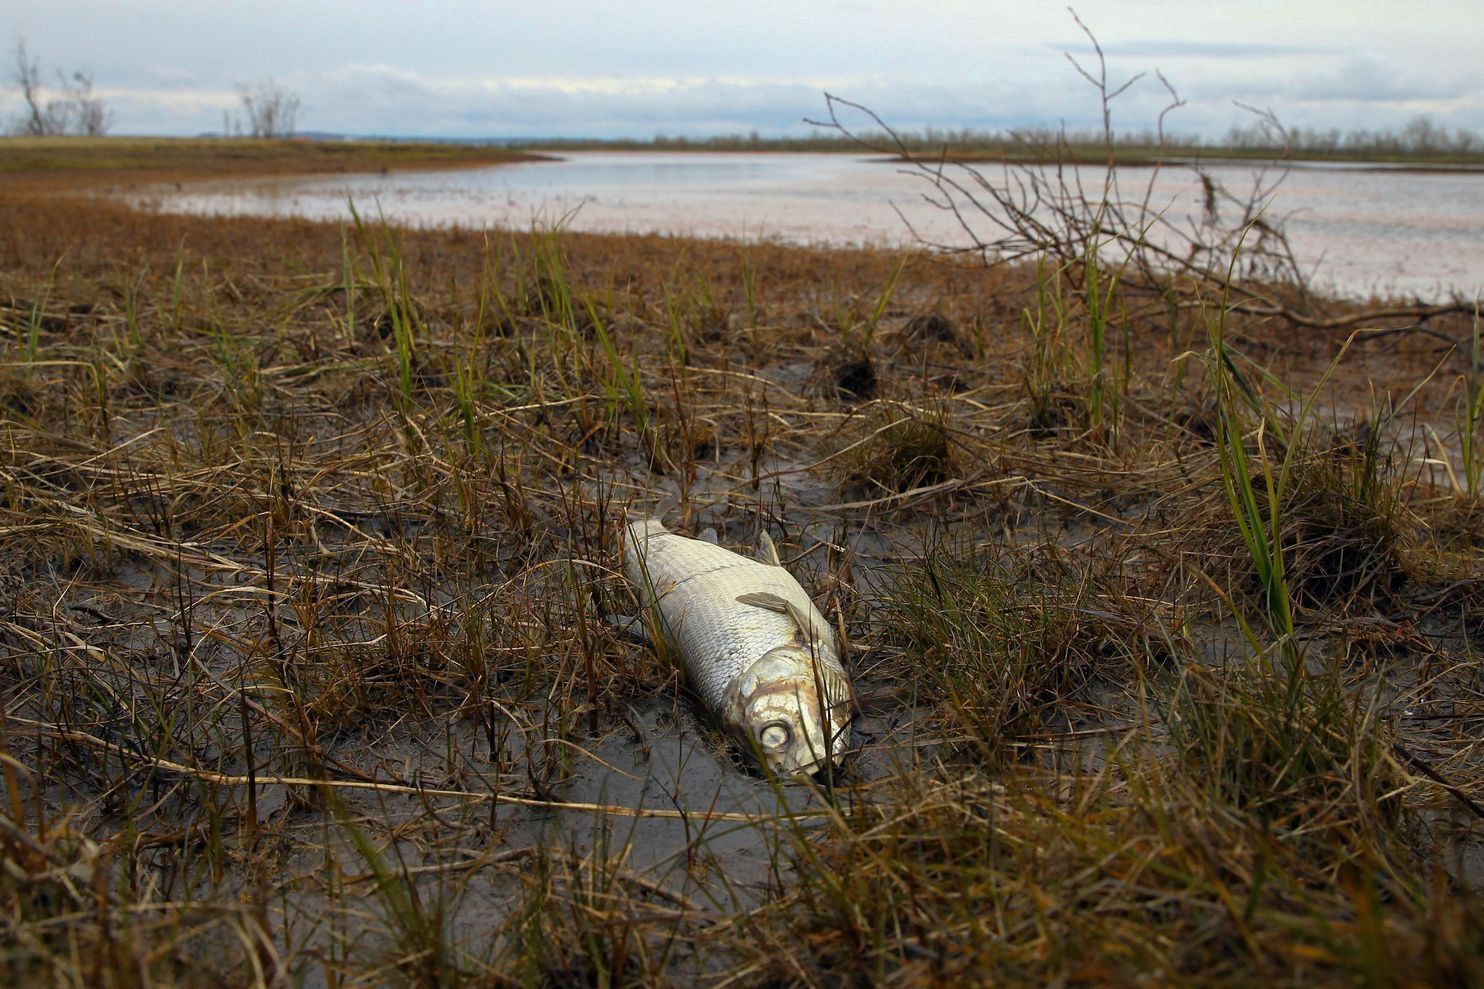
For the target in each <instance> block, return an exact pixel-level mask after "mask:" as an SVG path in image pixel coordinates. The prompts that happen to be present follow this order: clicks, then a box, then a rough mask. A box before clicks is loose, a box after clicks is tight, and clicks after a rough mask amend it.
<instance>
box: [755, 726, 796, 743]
mask: <svg viewBox="0 0 1484 989" xmlns="http://www.w3.org/2000/svg"><path fill="white" fill-rule="evenodd" d="M793 737H794V733H793V731H792V730H791V729H790V728H789V727H788V725H787V723H785V722H782V721H772V722H769V723H768V724H766V725H763V727H762V728H760V729H758V733H757V740H758V741H759V742H761V743H762V746H763V748H765V749H779V748H782V747H783V746H785V745H787V744H788V742H789V739H791V738H793Z"/></svg>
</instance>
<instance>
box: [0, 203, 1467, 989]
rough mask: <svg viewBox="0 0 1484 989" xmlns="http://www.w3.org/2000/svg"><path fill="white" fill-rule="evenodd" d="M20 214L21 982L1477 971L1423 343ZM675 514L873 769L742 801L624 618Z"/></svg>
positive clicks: (815, 283)
mask: <svg viewBox="0 0 1484 989" xmlns="http://www.w3.org/2000/svg"><path fill="white" fill-rule="evenodd" d="M3 199H4V201H3V206H4V208H5V210H6V214H7V216H8V217H9V218H10V223H11V226H10V228H8V229H7V230H5V231H0V303H4V307H3V309H0V320H3V321H4V324H5V325H4V329H3V332H0V434H3V438H4V443H3V445H0V529H3V532H4V536H5V538H4V540H3V541H0V702H3V710H0V783H3V789H4V793H3V795H0V903H3V907H4V909H3V913H0V928H3V931H4V937H3V939H0V940H3V947H0V969H3V970H4V971H5V972H6V974H7V975H8V976H10V977H11V980H12V981H13V982H15V983H16V984H56V985H118V986H173V985H205V984H222V983H226V984H232V985H239V984H241V985H264V986H268V985H284V984H306V983H307V984H313V983H323V984H326V985H334V986H337V987H353V986H371V985H382V984H388V983H392V984H414V985H507V984H539V983H542V982H545V983H548V984H553V985H556V984H572V983H574V982H579V983H586V984H594V985H620V984H630V985H680V984H715V985H722V984H725V985H779V984H787V985H819V984H842V983H852V984H866V983H877V982H885V983H898V984H907V985H911V984H953V983H962V982H966V981H975V980H977V981H985V980H990V979H994V980H998V981H1001V982H1006V983H1011V984H1048V983H1052V982H1061V983H1064V984H1065V983H1075V982H1081V983H1086V984H1108V983H1127V982H1133V981H1141V980H1142V981H1153V982H1156V983H1172V984H1185V983H1202V984H1211V985H1225V984H1229V985H1245V984H1251V983H1252V982H1254V981H1259V980H1262V981H1269V982H1273V983H1275V984H1299V983H1306V984H1308V983H1333V984H1342V983H1343V984H1354V983H1356V982H1367V983H1370V984H1388V983H1391V982H1404V981H1407V980H1409V979H1411V980H1420V981H1431V982H1438V983H1443V982H1449V981H1452V982H1454V983H1456V984H1469V983H1470V982H1471V981H1472V982H1477V981H1479V980H1480V978H1481V971H1480V964H1481V953H1480V950H1479V945H1480V943H1481V942H1480V939H1479V932H1480V929H1481V923H1480V914H1479V911H1478V907H1477V906H1476V903H1477V895H1478V885H1479V881H1480V880H1479V876H1478V875H1477V873H1476V872H1474V871H1473V870H1472V867H1471V866H1469V865H1467V864H1466V863H1468V862H1470V861H1471V860H1472V858H1473V857H1474V856H1476V855H1477V851H1478V844H1477V836H1476V831H1475V828H1476V827H1477V822H1476V820H1475V816H1474V815H1475V812H1474V810H1472V809H1471V807H1474V806H1477V805H1478V804H1479V803H1480V802H1481V801H1484V764H1481V762H1480V755H1481V754H1480V751H1479V748H1478V745H1477V734H1478V725H1479V723H1480V721H1481V718H1484V714H1481V712H1480V710H1479V705H1478V701H1477V697H1478V690H1477V686H1478V677H1479V670H1480V667H1479V659H1478V655H1477V647H1476V645H1475V640H1474V638H1473V636H1475V635H1476V634H1477V623H1472V622H1470V620H1469V609H1470V608H1473V607H1476V605H1477V602H1478V601H1481V600H1484V592H1480V590H1479V588H1480V587H1481V586H1484V572H1481V570H1480V568H1479V566H1478V563H1477V557H1478V551H1479V548H1480V547H1481V546H1484V535H1480V533H1484V523H1480V522H1479V519H1478V517H1477V508H1476V502H1475V500H1474V499H1473V497H1472V496H1471V494H1470V491H1469V487H1468V485H1467V484H1460V485H1458V486H1457V488H1456V489H1455V486H1454V485H1453V484H1452V483H1451V482H1450V483H1440V484H1438V485H1433V484H1431V483H1430V481H1429V479H1430V478H1431V476H1432V475H1431V473H1430V472H1429V466H1428V465H1426V464H1420V463H1418V462H1417V458H1416V457H1415V456H1414V454H1412V453H1411V452H1410V451H1411V450H1412V448H1413V447H1414V446H1417V445H1419V444H1416V443H1413V442H1410V441H1409V440H1408V436H1407V435H1405V434H1407V433H1408V431H1410V433H1411V434H1412V435H1413V436H1414V437H1415V435H1417V434H1420V433H1421V431H1422V427H1423V426H1424V425H1428V424H1433V425H1434V427H1435V429H1437V430H1440V431H1442V432H1447V431H1449V429H1456V428H1458V426H1457V425H1450V424H1449V423H1448V419H1449V418H1450V417H1452V416H1457V415H1462V416H1463V417H1464V418H1465V419H1467V418H1468V416H1469V415H1470V414H1471V413H1469V412H1468V409H1469V408H1472V404H1469V405H1467V407H1464V406H1458V405H1456V404H1455V402H1454V399H1455V398H1456V393H1450V392H1449V391H1448V387H1449V382H1448V381H1446V380H1445V378H1446V377H1447V376H1446V375H1435V374H1434V373H1433V371H1434V368H1435V367H1436V366H1437V362H1438V360H1439V358H1438V355H1437V354H1435V353H1433V352H1432V351H1431V350H1430V349H1429V348H1430V343H1429V341H1430V338H1425V337H1411V336H1407V335H1403V334H1393V335H1390V336H1388V337H1386V338H1385V339H1386V340H1389V341H1391V343H1392V344H1393V346H1391V349H1389V350H1386V351H1384V352H1378V351H1374V350H1366V349H1365V348H1366V347H1370V346H1372V345H1371V344H1361V343H1355V344H1352V345H1350V347H1349V349H1348V350H1347V349H1346V345H1345V339H1344V337H1343V336H1341V335H1339V334H1337V333H1335V332H1329V331H1322V330H1312V331H1306V332H1302V333H1301V332H1296V331H1295V330H1294V328H1293V327H1291V326H1288V325H1286V324H1284V323H1282V321H1281V320H1277V319H1274V318H1268V317H1261V318H1259V317H1254V316H1251V315H1247V314H1242V313H1236V312H1229V313H1226V314H1225V315H1224V316H1222V317H1220V320H1219V322H1218V324H1217V325H1218V326H1219V330H1220V333H1219V334H1216V335H1212V336H1207V331H1208V330H1210V329H1211V328H1212V321H1211V320H1210V319H1209V318H1208V317H1207V315H1206V314H1209V313H1210V312H1212V311H1213V309H1212V306H1213V303H1211V302H1210V300H1207V299H1197V298H1187V297H1185V296H1184V295H1182V294H1181V292H1182V289H1181V287H1180V286H1179V285H1178V284H1173V285H1170V286H1167V291H1166V292H1163V293H1160V294H1150V293H1148V292H1145V291H1144V290H1143V289H1141V288H1139V287H1138V286H1136V285H1131V284H1129V283H1127V282H1126V281H1124V280H1123V279H1120V278H1118V277H1116V272H1111V271H1099V272H1098V273H1097V274H1095V275H1089V273H1087V272H1084V271H1082V268H1081V267H1080V266H1078V265H1074V266H1072V267H1067V266H1066V265H1065V262H1058V263H1057V265H1055V266H1051V265H1049V264H1043V265H1042V266H1041V267H1040V269H1039V271H1036V270H1030V269H1012V268H998V269H994V270H992V271H989V272H986V271H984V270H981V269H978V268H971V267H969V266H966V265H961V264H958V263H955V262H952V261H948V260H945V259H941V258H939V259H934V258H930V257H925V256H922V255H911V256H905V257H904V256H902V255H895V254H887V253H875V252H869V251H861V252H848V251H834V252H828V251H811V250H804V249H795V248H788V247H782V246H778V245H757V244H753V245H745V246H739V245H736V244H728V243H704V242H683V241H674V240H665V239H661V238H645V237H630V238H605V237H593V236H579V235H575V234H572V233H570V232H568V231H564V230H562V229H560V228H559V227H558V228H557V229H538V230H533V231H528V232H514V233H511V232H501V233H495V232H490V233H487V234H478V233H473V232H470V231H462V230H449V231H414V230H402V229H398V228H395V227H391V226H388V225H386V224H383V223H379V222H371V221H370V220H369V218H352V219H350V220H349V221H348V222H347V223H346V224H345V225H343V226H340V225H333V224H325V225H317V224H309V223H301V222H298V221H275V222H268V221H257V220H249V219H239V220H222V219H192V218H185V217H169V216H159V215H150V214H144V213H133V212H129V211H127V210H123V209H121V208H116V207H114V206H111V205H109V204H107V203H102V202H88V203H82V202H76V201H70V200H65V199H47V198H38V197H35V196H20V195H14V194H10V193H6V194H5V196H4V197H3ZM363 220H364V222H363ZM16 231H21V232H23V233H24V236H18V235H17V234H16ZM126 245H127V250H125V249H124V248H125V246H126ZM59 258H60V259H62V260H61V262H60V263H58V259H59ZM1089 292H1091V294H1089ZM1172 298H1173V299H1174V300H1175V302H1174V303H1172ZM1326 304H1327V305H1329V306H1330V307H1331V309H1332V311H1333V312H1334V313H1336V314H1343V313H1344V312H1345V311H1346V309H1345V306H1344V304H1342V303H1338V302H1330V303H1326ZM1203 306H1204V307H1205V308H1204V309H1203V308H1202V307H1203ZM1094 311H1095V312H1096V314H1097V316H1096V319H1094V315H1093V313H1094ZM924 313H932V314H935V315H939V314H940V315H941V318H942V320H943V322H944V324H945V325H948V326H949V327H950V328H951V329H953V328H956V330H955V332H942V331H941V327H940V328H938V329H932V328H930V327H927V326H926V325H925V324H922V323H918V324H913V320H914V319H918V318H921V317H922V315H923V314H924ZM1094 323H1096V325H1094ZM1435 329H1436V330H1437V332H1439V333H1444V334H1453V335H1455V337H1456V338H1457V339H1458V340H1460V341H1467V339H1468V335H1469V334H1470V333H1475V332H1476V330H1475V329H1473V328H1471V327H1470V326H1469V325H1466V323H1465V321H1462V320H1460V321H1456V322H1452V323H1450V322H1443V323H1440V324H1438V325H1437V326H1436V327H1435ZM842 346H848V347H854V348H856V350H857V351H858V352H859V353H860V354H861V355H864V356H865V357H867V358H868V359H869V361H870V367H871V370H872V374H873V375H874V376H875V377H874V379H873V380H874V382H875V387H877V388H878V389H879V392H878V394H876V396H875V397H871V398H866V397H864V396H862V395H860V394H859V392H854V393H853V394H851V395H848V396H847V395H844V394H841V393H839V392H838V391H836V390H835V389H834V388H833V387H832V386H831V382H832V380H833V379H831V378H830V377H829V373H830V372H832V370H833V369H834V368H835V367H836V365H835V364H834V363H833V361H834V359H835V356H836V355H838V354H839V353H842V352H843V351H840V350H839V349H838V348H841V347H842ZM1192 348H1195V349H1194V351H1193V352H1191V353H1190V354H1188V355H1187V356H1184V357H1183V359H1182V355H1186V352H1187V351H1192ZM1464 349H1465V350H1466V349H1467V348H1466V347H1465V348H1464ZM935 368H946V369H950V370H951V373H952V376H953V384H952V387H947V388H945V387H943V386H942V384H941V381H940V380H939V378H938V377H936V376H935V373H936V372H934V373H929V370H930V369H935ZM1465 373H1466V374H1467V373H1472V365H1470V368H1469V370H1467V371H1466V372H1465ZM1372 389H1374V392H1373V391H1372ZM1372 394H1375V395H1388V394H1396V395H1406V396H1409V401H1410V405H1409V406H1408V408H1409V410H1410V414H1411V415H1412V416H1413V417H1414V419H1413V420H1411V421H1410V422H1408V421H1404V420H1403V419H1401V418H1400V417H1399V416H1396V415H1391V414H1389V413H1388V414H1387V415H1380V414H1378V413H1377V412H1375V411H1373V409H1374V408H1387V406H1385V405H1384V404H1381V403H1379V402H1378V403H1377V404H1376V405H1375V406H1372V405H1368V404H1367V401H1369V398H1368V397H1369V396H1371V395H1372ZM1470 394H1472V393H1470ZM1467 402H1468V403H1472V398H1469V399H1467ZM1401 404H1404V403H1398V405H1401ZM1320 410H1323V413H1322V414H1321V412H1320ZM1362 413H1364V414H1365V421H1364V423H1363V424H1362V422H1361V419H1362ZM1465 473H1466V474H1467V470H1466V471H1465ZM667 500H669V501H678V504H677V506H676V510H675V513H674V514H673V516H672V517H671V518H670V519H669V521H670V522H672V523H673V524H675V525H676V526H678V527H681V528H684V529H686V530H687V531H694V530H699V529H701V528H703V527H706V526H714V527H715V528H717V530H718V531H719V533H720V536H721V538H722V540H723V541H724V542H725V543H727V544H728V545H733V546H738V547H741V546H745V545H749V544H751V543H753V542H755V539H756V533H757V531H758V529H759V528H760V527H764V526H765V527H767V528H768V529H769V531H770V532H772V533H774V534H775V535H776V536H777V538H778V540H779V542H780V546H781V548H782V550H783V552H784V555H785V557H786V558H787V560H788V562H789V564H790V566H791V567H792V568H793V569H794V570H795V571H796V572H798V573H799V574H800V575H801V578H802V579H803V580H804V582H805V583H806V585H807V586H808V587H809V589H810V590H811V592H813V593H814V594H815V597H816V599H818V600H819V601H821V603H822V606H823V607H824V608H825V610H826V613H827V614H828V615H829V616H830V618H831V621H832V622H836V621H838V622H839V623H840V625H841V628H842V630H843V631H844V632H845V633H846V635H847V638H848V639H849V640H850V642H851V643H852V649H851V656H852V659H851V662H852V672H853V674H854V677H855V680H856V684H857V690H858V693H859V694H860V696H861V700H862V707H863V708H865V710H864V711H863V712H862V714H861V717H860V725H859V733H858V734H859V737H858V739H857V740H856V743H855V744H854V745H853V749H855V751H853V753H852V756H851V762H850V763H849V764H848V766H847V768H846V770H845V771H844V772H843V773H841V774H839V775H837V776H835V777H832V778H831V779H829V780H827V781H824V782H822V783H818V784H816V785H814V786H812V787H807V786H798V785H788V786H783V785H777V784H775V783H774V782H771V781H768V780H764V779H760V778H757V777H749V776H746V775H745V774H743V773H740V772H738V771H736V769H735V767H734V766H733V765H732V762H731V758H732V757H731V756H730V755H728V753H727V752H726V751H725V749H724V744H725V743H724V742H723V741H722V740H721V739H719V737H717V735H716V734H715V733H708V732H706V731H705V730H704V729H699V730H692V729H691V728H689V727H688V725H689V721H688V719H690V718H693V717H694V713H695V711H694V707H693V705H692V704H691V702H690V700H689V699H688V698H687V696H686V694H685V693H684V692H683V689H682V687H681V686H680V684H679V682H678V678H677V676H676V674H675V671H674V667H673V663H672V662H670V660H669V659H668V658H667V657H664V656H662V655H659V654H657V653H656V652H655V651H654V650H650V649H645V648H642V647H639V646H636V645H634V644H631V643H629V642H627V641H625V640H623V639H621V638H620V637H619V636H618V635H617V634H616V633H615V631H614V629H613V628H612V626H610V625H609V624H608V623H607V622H605V621H604V620H603V616H604V615H605V614H609V613H612V612H616V611H620V610H624V607H625V605H626V604H627V603H628V602H627V594H628V592H627V591H625V590H624V587H623V583H622V580H621V578H620V575H619V571H620V567H619V559H618V553H617V538H616V536H617V532H618V530H619V528H620V527H621V525H622V524H623V522H624V519H625V514H626V512H628V513H632V512H638V511H649V510H652V509H653V508H654V506H656V505H658V504H660V503H661V502H663V501H667ZM1420 767H1426V768H1425V770H1424V768H1420ZM739 792H740V793H741V796H738V793H739ZM749 801H750V802H749ZM1461 863H1463V864H1461Z"/></svg>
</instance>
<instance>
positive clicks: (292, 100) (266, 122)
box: [237, 79, 299, 137]
mask: <svg viewBox="0 0 1484 989" xmlns="http://www.w3.org/2000/svg"><path fill="white" fill-rule="evenodd" d="M237 95H238V97H239V98H240V99H241V100H242V112H243V113H244V114H245V116H246V119H247V127H246V131H247V134H248V135H249V136H251V137H288V136H289V135H291V134H293V133H294V126H295V123H296V121H297V119H298V116H299V94H298V93H295V92H294V91H293V90H290V89H287V88H285V87H283V86H280V85H279V84H278V83H276V82H274V81H273V80H271V79H270V80H268V81H267V82H261V83H258V84H257V85H256V86H248V85H246V84H240V85H238V87H237Z"/></svg>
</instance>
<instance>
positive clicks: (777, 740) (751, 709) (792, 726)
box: [726, 645, 850, 776]
mask: <svg viewBox="0 0 1484 989" xmlns="http://www.w3.org/2000/svg"><path fill="white" fill-rule="evenodd" d="M849 699H850V688H849V686H848V685H847V684H846V682H845V680H844V678H843V677H842V676H841V675H840V673H839V672H838V671H837V670H834V669H832V668H830V667H828V666H826V665H825V664H824V663H822V662H820V661H819V659H818V658H817V657H816V656H815V655H814V654H812V653H811V652H810V650H808V649H807V648H801V647H799V646H796V645H788V646H783V647H780V648H778V649H774V650H771V651H770V652H767V653H764V654H763V655H762V656H761V657H759V658H758V659H756V660H755V661H753V662H752V663H751V664H750V665H749V666H747V667H746V668H745V669H744V670H743V672H742V675H741V676H739V677H738V678H737V680H736V683H735V685H734V687H733V690H732V694H731V697H730V698H729V699H728V702H727V709H726V720H727V722H728V723H729V724H730V726H731V727H732V729H733V730H734V731H736V732H737V733H738V734H739V735H741V736H742V739H743V742H744V744H745V745H746V746H747V748H748V749H749V750H750V751H752V752H753V753H755V754H756V755H757V756H758V758H759V760H760V761H761V762H762V764H763V768H765V769H767V770H769V771H771V772H773V773H776V774H779V775H783V776H789V775H793V774H794V773H801V772H802V773H812V772H816V771H818V770H820V769H822V768H824V765H825V763H826V761H829V762H831V763H833V764H834V765H839V764H840V761H841V759H842V758H843V757H844V754H845V752H844V750H845V742H846V738H845V729H846V726H847V724H848V722H849V720H850V719H849Z"/></svg>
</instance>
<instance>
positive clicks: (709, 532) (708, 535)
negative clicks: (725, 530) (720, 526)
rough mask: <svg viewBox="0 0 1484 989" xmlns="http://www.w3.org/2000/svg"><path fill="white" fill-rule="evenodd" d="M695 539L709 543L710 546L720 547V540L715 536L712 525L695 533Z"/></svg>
mask: <svg viewBox="0 0 1484 989" xmlns="http://www.w3.org/2000/svg"><path fill="white" fill-rule="evenodd" d="M696 538H697V539H699V540H700V541H701V542H703V543H710V544H711V545H712V546H720V545H721V539H720V537H718V536H717V535H716V526H714V525H708V526H707V527H706V528H704V529H702V530H701V531H700V532H698V533H696Z"/></svg>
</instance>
